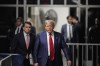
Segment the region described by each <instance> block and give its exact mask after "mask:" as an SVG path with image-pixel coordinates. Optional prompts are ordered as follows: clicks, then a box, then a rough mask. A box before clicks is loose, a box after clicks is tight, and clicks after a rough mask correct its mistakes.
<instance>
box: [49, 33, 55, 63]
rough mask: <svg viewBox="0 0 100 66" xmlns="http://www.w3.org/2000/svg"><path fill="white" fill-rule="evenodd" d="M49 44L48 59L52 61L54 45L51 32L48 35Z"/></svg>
mask: <svg viewBox="0 0 100 66" xmlns="http://www.w3.org/2000/svg"><path fill="white" fill-rule="evenodd" d="M49 44H50V45H49V46H50V60H51V61H53V60H54V46H53V40H52V37H51V34H50V35H49Z"/></svg>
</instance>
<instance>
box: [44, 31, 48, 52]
mask: <svg viewBox="0 0 100 66" xmlns="http://www.w3.org/2000/svg"><path fill="white" fill-rule="evenodd" d="M43 37H44V44H45V46H46V49H47V51H48V43H47V33H46V31H45V32H44V34H43Z"/></svg>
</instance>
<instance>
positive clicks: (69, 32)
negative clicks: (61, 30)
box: [67, 24, 73, 40]
mask: <svg viewBox="0 0 100 66" xmlns="http://www.w3.org/2000/svg"><path fill="white" fill-rule="evenodd" d="M71 38H73V28H72V25H71V24H67V39H69V40H70V39H71Z"/></svg>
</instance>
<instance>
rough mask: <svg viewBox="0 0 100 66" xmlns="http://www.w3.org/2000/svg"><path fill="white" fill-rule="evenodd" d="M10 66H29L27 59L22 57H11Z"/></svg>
mask: <svg viewBox="0 0 100 66" xmlns="http://www.w3.org/2000/svg"><path fill="white" fill-rule="evenodd" d="M12 66H30V62H29V59H25V57H24V56H22V55H16V56H12Z"/></svg>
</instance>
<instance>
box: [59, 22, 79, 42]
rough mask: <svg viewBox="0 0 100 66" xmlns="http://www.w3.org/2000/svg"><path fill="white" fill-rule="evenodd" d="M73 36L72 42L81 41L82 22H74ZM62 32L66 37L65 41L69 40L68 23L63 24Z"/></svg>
mask: <svg viewBox="0 0 100 66" xmlns="http://www.w3.org/2000/svg"><path fill="white" fill-rule="evenodd" d="M72 30H73V38H72V39H71V41H70V42H71V43H77V42H79V34H80V24H73V27H72ZM61 34H62V35H63V37H64V40H65V42H67V24H64V25H62V28H61Z"/></svg>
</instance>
